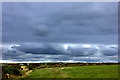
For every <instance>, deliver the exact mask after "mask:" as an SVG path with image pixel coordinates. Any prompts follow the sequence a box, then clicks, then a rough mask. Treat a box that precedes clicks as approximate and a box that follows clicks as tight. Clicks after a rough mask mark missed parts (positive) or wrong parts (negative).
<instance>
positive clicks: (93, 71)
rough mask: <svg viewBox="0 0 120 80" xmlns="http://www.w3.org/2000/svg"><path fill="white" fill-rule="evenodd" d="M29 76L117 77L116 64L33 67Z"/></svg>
mask: <svg viewBox="0 0 120 80" xmlns="http://www.w3.org/2000/svg"><path fill="white" fill-rule="evenodd" d="M29 78H118V65H95V66H75V67H55V68H43V69H35V70H34V71H33V72H31V73H30V74H29Z"/></svg>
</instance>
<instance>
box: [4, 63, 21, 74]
mask: <svg viewBox="0 0 120 80" xmlns="http://www.w3.org/2000/svg"><path fill="white" fill-rule="evenodd" d="M2 71H3V74H7V73H8V74H16V75H22V73H21V71H20V70H19V68H17V67H13V66H9V65H7V66H4V67H2Z"/></svg>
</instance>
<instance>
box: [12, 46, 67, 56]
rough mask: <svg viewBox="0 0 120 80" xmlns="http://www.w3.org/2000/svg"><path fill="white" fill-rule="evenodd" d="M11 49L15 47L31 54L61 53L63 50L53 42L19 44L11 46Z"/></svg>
mask: <svg viewBox="0 0 120 80" xmlns="http://www.w3.org/2000/svg"><path fill="white" fill-rule="evenodd" d="M12 48H13V49H17V50H19V51H21V52H24V53H31V54H53V55H55V54H63V53H65V52H63V51H64V49H63V48H62V47H61V46H59V45H54V44H39V45H38V46H37V45H34V44H31V45H24V44H23V45H21V46H13V47H12Z"/></svg>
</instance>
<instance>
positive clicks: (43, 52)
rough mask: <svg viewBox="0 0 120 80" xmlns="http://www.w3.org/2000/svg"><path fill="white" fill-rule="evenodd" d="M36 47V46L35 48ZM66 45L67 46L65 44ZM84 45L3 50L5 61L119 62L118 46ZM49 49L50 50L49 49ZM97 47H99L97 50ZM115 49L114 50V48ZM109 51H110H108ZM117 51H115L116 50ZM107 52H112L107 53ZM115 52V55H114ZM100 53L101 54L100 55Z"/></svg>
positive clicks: (44, 45)
mask: <svg viewBox="0 0 120 80" xmlns="http://www.w3.org/2000/svg"><path fill="white" fill-rule="evenodd" d="M34 45H36V46H34ZM64 45H65V44H64ZM81 45H82V44H77V45H75V44H74V46H71V45H68V47H67V48H65V46H63V44H37V43H32V44H31V43H30V44H21V45H19V46H18V45H12V46H11V45H9V46H7V47H4V48H3V60H7V59H10V60H15V61H20V60H23V61H48V60H49V61H69V60H70V61H83V62H101V61H102V62H105V61H108V62H109V61H117V54H116V51H117V46H115V45H114V46H112V48H111V46H110V45H101V46H100V45H97V46H95V45H92V46H91V47H82V46H81ZM48 47H49V48H48ZM96 47H99V49H98V48H96ZM113 47H114V48H113ZM108 49H109V50H108ZM114 49H115V50H114ZM106 51H108V52H109V51H111V52H110V53H107V52H106ZM113 52H114V53H113ZM98 53H99V54H98Z"/></svg>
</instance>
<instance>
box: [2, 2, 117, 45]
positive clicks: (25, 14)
mask: <svg viewBox="0 0 120 80" xmlns="http://www.w3.org/2000/svg"><path fill="white" fill-rule="evenodd" d="M117 7H118V6H117V3H92V2H91V3H82V2H80V3H3V42H26V41H27V42H58V43H59V42H73V43H75V42H78V43H111V44H112V43H117V40H118V39H117V34H118V30H117V28H118V27H117V26H118V23H117V20H118V19H117V17H118V16H117Z"/></svg>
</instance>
